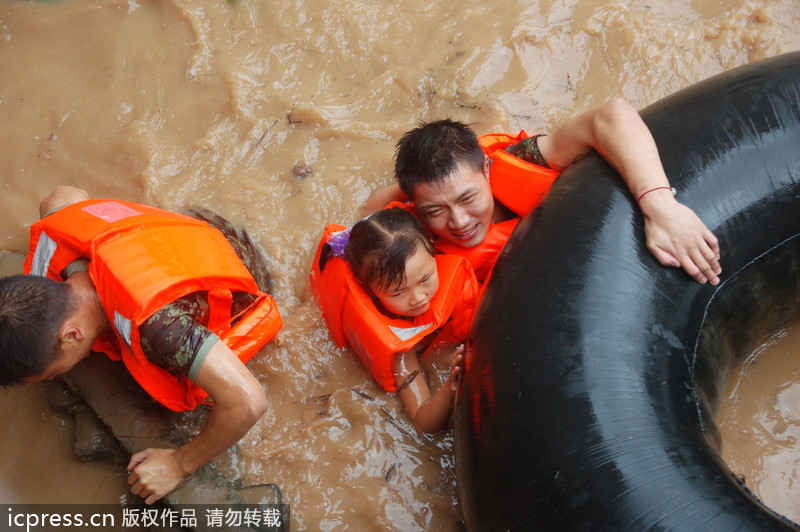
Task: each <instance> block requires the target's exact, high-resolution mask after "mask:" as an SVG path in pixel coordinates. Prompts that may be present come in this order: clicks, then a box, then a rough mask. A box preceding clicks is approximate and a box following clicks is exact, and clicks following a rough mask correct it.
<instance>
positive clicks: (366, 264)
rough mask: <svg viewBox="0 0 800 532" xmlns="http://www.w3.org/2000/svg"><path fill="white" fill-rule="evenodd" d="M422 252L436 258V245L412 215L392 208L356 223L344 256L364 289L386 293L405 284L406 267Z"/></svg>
mask: <svg viewBox="0 0 800 532" xmlns="http://www.w3.org/2000/svg"><path fill="white" fill-rule="evenodd" d="M419 250H424V251H425V252H426V253H429V254H430V255H431V256H433V255H434V254H435V251H434V248H433V242H431V239H430V237H429V236H428V234H427V233H426V232H425V229H424V228H423V227H422V224H421V223H420V222H419V220H417V218H416V217H415V216H414V215H413V214H411V213H410V212H408V211H406V210H404V209H400V208H398V207H393V208H391V209H383V210H380V211H377V212H375V213H373V214H372V215H371V216H369V217H368V218H365V219H364V220H361V221H359V222H357V223H356V224H355V225H354V226H353V227H352V229H350V239H349V240H348V241H347V246H346V247H345V254H346V256H347V260H348V261H350V265H351V266H352V267H353V273H354V274H355V276H356V278H357V279H358V280H359V281H361V283H362V284H363V285H364V286H365V287H367V288H368V289H370V287H375V288H377V289H378V290H380V291H382V292H385V291H389V290H390V289H392V288H396V287H398V286H400V285H402V284H403V283H404V282H405V281H406V263H407V262H408V259H409V258H411V257H412V256H413V255H414V253H416V252H417V251H419Z"/></svg>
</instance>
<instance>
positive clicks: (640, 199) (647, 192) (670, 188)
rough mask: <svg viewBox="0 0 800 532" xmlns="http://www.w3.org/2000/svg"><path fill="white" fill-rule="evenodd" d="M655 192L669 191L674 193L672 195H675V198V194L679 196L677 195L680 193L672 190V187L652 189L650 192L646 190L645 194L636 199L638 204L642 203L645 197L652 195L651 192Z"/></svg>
mask: <svg viewBox="0 0 800 532" xmlns="http://www.w3.org/2000/svg"><path fill="white" fill-rule="evenodd" d="M655 190H669V191H670V192H672V195H673V196H674V195H675V194H677V193H678V192H677V191H676V190H675V189H674V188H672V187H656V188H651V189H650V190H645V191H644V192H642V193H641V194H639V197H638V198H636V203H639V202H640V201H642V198H643V197H645V196H646V195H648V194H650V193H651V192H653V191H655Z"/></svg>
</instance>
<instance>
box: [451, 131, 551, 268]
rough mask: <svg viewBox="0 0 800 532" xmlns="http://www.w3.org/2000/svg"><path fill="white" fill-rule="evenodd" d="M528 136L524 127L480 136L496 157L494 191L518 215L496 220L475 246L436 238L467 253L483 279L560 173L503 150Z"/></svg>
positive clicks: (489, 153)
mask: <svg viewBox="0 0 800 532" xmlns="http://www.w3.org/2000/svg"><path fill="white" fill-rule="evenodd" d="M527 137H528V134H527V133H525V132H524V131H520V132H519V134H517V135H516V136H511V135H507V134H505V133H490V134H488V135H481V136H480V137H478V142H480V145H481V147H482V148H483V152H484V153H485V154H486V155H487V156H488V157H489V159H491V160H492V166H491V169H490V171H489V176H490V179H489V185H490V186H491V187H492V195H493V196H494V198H495V200H497V201H499V202H500V203H501V204H503V205H505V206H506V207H508V209H509V210H511V212H513V213H514V214H516V215H517V217H515V218H512V219H510V220H505V221H503V222H499V223H496V224H492V225H491V226H490V227H489V231H487V233H486V238H484V240H483V242H481V243H480V244H478V245H477V246H475V247H472V248H462V247H460V246H457V245H456V244H453V243H452V242H449V241H447V240H444V239H441V238H438V239H436V249H438V250H439V251H441V252H442V253H446V254H449V255H460V256H462V257H465V258H466V259H467V260H468V261H469V263H470V264H471V265H472V269H473V270H474V271H475V276H476V277H477V278H478V280H479V281H481V282H483V281H485V280H486V278H487V277H488V275H489V272H490V271H491V269H492V267H493V266H494V263H495V260H496V259H497V257H498V255H499V254H500V251H501V250H502V249H503V246H505V244H506V241H507V240H508V237H509V236H511V233H512V231H514V228H515V227H516V226H517V223H519V220H520V217H524V216H527V215H528V214H529V213H531V212H532V211H533V209H535V208H536V206H538V205H539V203H541V201H542V200H543V199H544V197H545V196H546V195H547V192H548V191H549V190H550V186H551V185H552V184H553V181H555V179H556V178H557V177H558V176H559V174H560V172H558V171H556V170H551V169H550V168H545V167H543V166H539V165H536V164H533V163H529V162H526V161H523V160H522V159H518V158H517V157H514V156H513V155H511V154H510V153H508V152H506V151H503V150H504V149H505V148H507V147H508V146H510V145H512V144H516V143H517V142H519V141H521V140H522V139H524V138H527Z"/></svg>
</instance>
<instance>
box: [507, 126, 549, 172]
mask: <svg viewBox="0 0 800 532" xmlns="http://www.w3.org/2000/svg"><path fill="white" fill-rule="evenodd" d="M544 136H545V135H544V134H541V135H534V136H532V137H528V138H526V139H522V140H521V141H519V142H517V143H516V144H512V145H511V146H509V147H507V148H506V149H505V150H504V151H506V152H508V153H510V154H511V155H513V156H514V157H516V158H517V159H522V160H523V161H526V162H529V163H533V164H537V165H539V166H543V167H545V168H550V165H549V164H547V161H545V159H544V156H543V155H542V152H541V151H540V150H539V140H538V139H539V137H544Z"/></svg>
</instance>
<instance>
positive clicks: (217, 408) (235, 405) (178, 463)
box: [128, 341, 267, 504]
mask: <svg viewBox="0 0 800 532" xmlns="http://www.w3.org/2000/svg"><path fill="white" fill-rule="evenodd" d="M195 383H196V384H197V385H198V386H200V387H201V388H203V389H204V390H205V391H206V392H208V394H209V396H211V398H212V399H213V400H214V406H213V407H212V408H211V411H210V412H209V414H208V419H207V420H206V423H205V425H204V426H203V429H202V430H201V431H200V433H199V434H198V435H197V437H195V438H194V439H193V440H192V441H190V442H189V443H187V444H186V445H184V446H183V447H181V448H179V449H177V450H173V449H145V450H144V451H141V452H139V453H136V454H135V455H133V456H132V457H131V461H130V463H129V464H128V471H130V475H129V477H128V483H129V484H130V485H131V486H132V487H131V491H132V492H133V493H134V494H135V495H139V496H140V497H142V498H143V499H145V502H146V503H147V504H153V503H154V502H155V501H157V500H158V499H160V498H161V497H163V496H165V495H166V494H168V493H169V492H171V491H172V490H174V489H175V488H176V487H177V486H178V484H179V483H180V482H181V480H183V479H184V478H185V477H187V476H189V475H191V474H192V473H194V472H195V471H196V470H197V468H199V467H200V466H201V465H203V464H205V463H206V462H208V461H209V460H211V459H212V458H214V457H215V456H217V455H218V454H220V453H222V452H224V451H225V450H227V449H228V448H230V447H231V446H232V445H234V444H235V443H236V442H238V441H239V440H240V439H241V438H242V436H244V435H245V434H246V433H247V431H249V430H250V428H252V426H253V425H255V423H256V421H258V419H259V418H260V417H261V415H262V414H263V413H264V412H265V411H266V409H267V398H266V397H265V396H264V391H263V390H262V389H261V385H260V384H259V382H258V380H257V379H256V378H255V377H254V376H253V374H252V373H250V371H249V370H248V369H247V368H246V367H245V365H244V364H243V363H242V362H241V361H240V360H239V359H238V358H237V357H236V355H235V354H234V353H233V352H232V351H231V350H230V349H229V348H228V346H226V345H225V344H224V343H223V342H222V341H218V342H217V343H215V344H214V346H213V347H212V348H211V351H210V352H209V353H208V355H207V356H206V359H205V360H204V361H203V365H202V366H201V367H200V371H199V372H198V374H197V379H195Z"/></svg>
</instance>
